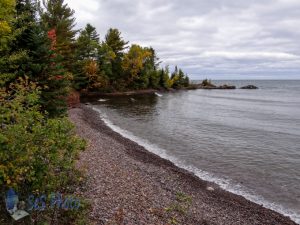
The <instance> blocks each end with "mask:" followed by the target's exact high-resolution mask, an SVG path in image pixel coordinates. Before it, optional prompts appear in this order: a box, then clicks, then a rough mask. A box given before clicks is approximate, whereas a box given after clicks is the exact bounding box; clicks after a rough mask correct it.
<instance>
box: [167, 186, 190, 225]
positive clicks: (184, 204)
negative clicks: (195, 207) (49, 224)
mask: <svg viewBox="0 0 300 225" xmlns="http://www.w3.org/2000/svg"><path fill="white" fill-rule="evenodd" d="M191 204H192V197H191V196H189V195H187V194H185V193H183V192H177V193H176V201H174V202H173V203H172V204H171V205H170V206H169V207H167V208H165V211H166V212H167V213H168V216H169V218H170V219H169V223H170V224H178V221H177V218H178V216H179V215H185V214H187V213H188V211H189V209H190V207H191Z"/></svg>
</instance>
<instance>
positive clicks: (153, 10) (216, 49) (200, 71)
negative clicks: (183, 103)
mask: <svg viewBox="0 0 300 225" xmlns="http://www.w3.org/2000/svg"><path fill="white" fill-rule="evenodd" d="M66 2H67V3H68V4H69V6H70V7H71V8H72V9H74V10H75V12H76V19H77V27H78V28H83V27H84V26H85V25H86V23H91V24H92V25H93V26H95V27H96V28H97V31H98V33H99V34H100V37H101V39H103V38H104V36H105V33H106V31H107V30H108V29H109V28H110V27H113V28H118V29H119V30H120V31H121V32H122V35H123V37H124V39H125V40H128V41H130V43H137V44H140V45H143V46H152V47H153V48H154V49H156V51H157V54H158V56H159V58H160V59H161V60H162V61H163V62H164V64H169V65H170V66H171V67H172V66H174V65H178V66H179V67H181V68H183V69H184V71H185V72H187V73H188V74H189V75H190V76H191V77H192V78H194V79H197V78H199V79H202V78H206V77H207V78H211V79H300V0H209V1H208V0H66Z"/></svg>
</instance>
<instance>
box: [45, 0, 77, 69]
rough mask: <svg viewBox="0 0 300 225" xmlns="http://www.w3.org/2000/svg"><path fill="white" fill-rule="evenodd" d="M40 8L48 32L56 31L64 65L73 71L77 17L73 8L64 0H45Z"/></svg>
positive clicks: (58, 49) (58, 48) (57, 44)
mask: <svg viewBox="0 0 300 225" xmlns="http://www.w3.org/2000/svg"><path fill="white" fill-rule="evenodd" d="M43 4H44V8H45V10H43V8H41V9H40V11H41V13H40V16H41V19H42V24H43V27H44V30H45V31H46V32H48V31H50V30H53V29H54V30H55V31H56V48H57V51H58V52H59V54H60V55H61V56H62V58H63V66H64V67H65V68H66V70H67V71H68V72H72V71H73V69H74V62H75V35H76V33H77V32H78V31H77V30H75V29H74V27H75V18H74V13H75V12H74V10H72V9H71V8H70V7H69V6H68V5H67V4H65V3H64V0H44V1H43Z"/></svg>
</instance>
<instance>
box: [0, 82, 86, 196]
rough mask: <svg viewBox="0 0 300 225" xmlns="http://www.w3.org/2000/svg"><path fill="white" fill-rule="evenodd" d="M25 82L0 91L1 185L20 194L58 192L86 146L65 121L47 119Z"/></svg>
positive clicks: (32, 88) (36, 93)
mask: <svg viewBox="0 0 300 225" xmlns="http://www.w3.org/2000/svg"><path fill="white" fill-rule="evenodd" d="M39 94H40V90H39V89H38V88H37V86H36V84H34V83H32V82H29V81H28V79H25V80H24V79H20V80H19V82H17V83H16V84H11V86H10V90H7V89H1V91H0V115H1V116H0V124H1V127H0V131H1V132H0V148H1V149H0V185H1V186H2V188H6V187H14V188H16V189H17V190H19V191H22V190H23V189H25V190H26V191H37V190H38V191H41V192H43V191H45V190H48V191H49V190H56V189H57V188H61V187H62V186H63V185H64V184H65V183H66V182H68V177H69V176H70V173H72V171H73V168H74V167H73V164H74V160H75V157H76V155H77V153H78V151H79V150H81V149H83V148H84V146H85V143H84V142H83V141H82V140H81V139H79V138H77V137H76V136H75V135H74V131H73V125H72V124H71V123H70V122H69V121H68V120H67V119H66V118H59V119H47V117H46V116H45V114H43V113H42V112H41V109H40V105H39V104H38V103H39Z"/></svg>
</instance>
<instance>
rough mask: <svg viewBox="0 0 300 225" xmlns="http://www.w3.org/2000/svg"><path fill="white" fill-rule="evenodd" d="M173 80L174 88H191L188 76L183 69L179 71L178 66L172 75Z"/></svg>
mask: <svg viewBox="0 0 300 225" xmlns="http://www.w3.org/2000/svg"><path fill="white" fill-rule="evenodd" d="M171 80H172V88H175V89H180V88H183V87H188V86H189V78H188V76H187V75H185V74H184V73H183V71H182V70H181V69H179V70H178V67H177V66H176V67H175V71H174V72H173V73H172V76H171Z"/></svg>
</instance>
